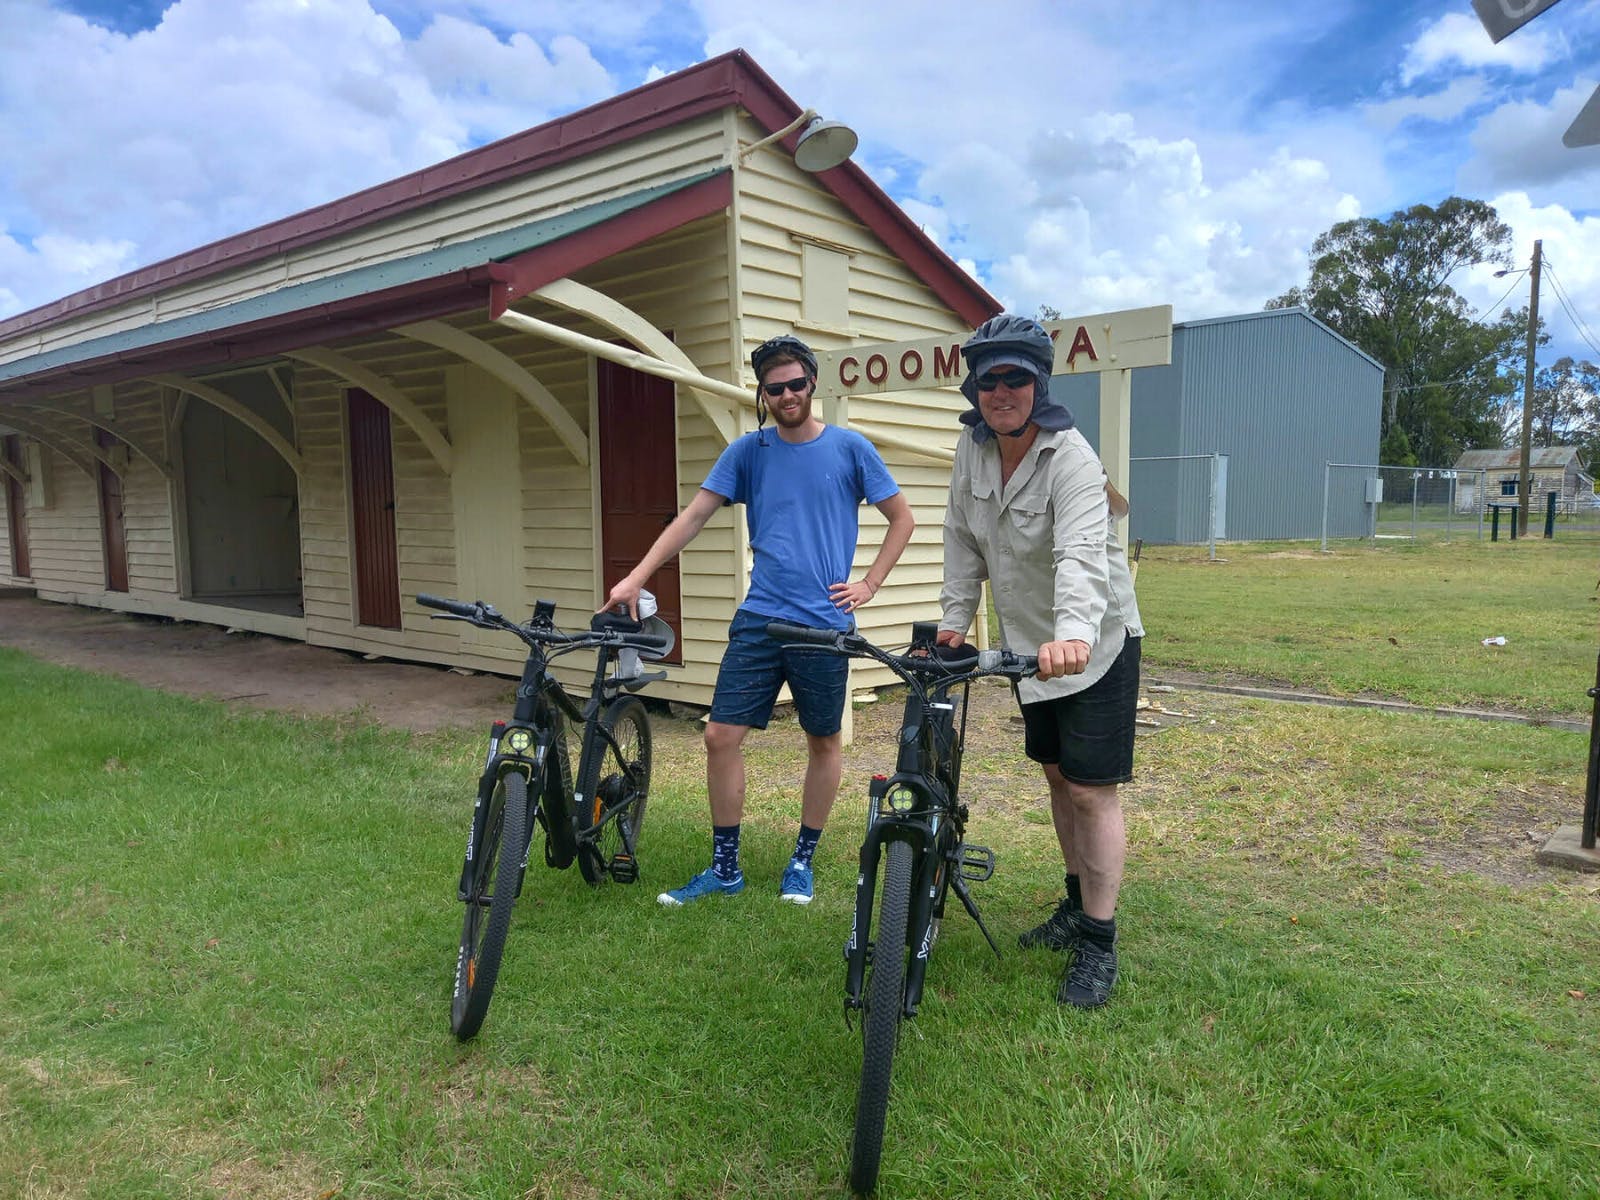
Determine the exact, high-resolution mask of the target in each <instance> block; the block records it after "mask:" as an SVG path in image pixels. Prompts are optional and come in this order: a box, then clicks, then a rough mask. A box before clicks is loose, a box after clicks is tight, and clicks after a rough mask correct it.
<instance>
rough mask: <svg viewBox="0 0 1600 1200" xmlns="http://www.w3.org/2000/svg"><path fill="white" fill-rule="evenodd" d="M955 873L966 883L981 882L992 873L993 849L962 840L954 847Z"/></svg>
mask: <svg viewBox="0 0 1600 1200" xmlns="http://www.w3.org/2000/svg"><path fill="white" fill-rule="evenodd" d="M956 873H957V874H958V875H960V876H961V878H962V879H965V880H966V881H967V882H968V883H983V882H984V881H986V880H987V879H989V878H990V877H991V876H993V875H994V851H993V850H991V849H989V847H987V846H972V845H969V844H968V843H966V842H962V843H961V844H960V845H959V846H957V847H956Z"/></svg>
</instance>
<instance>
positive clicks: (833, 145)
mask: <svg viewBox="0 0 1600 1200" xmlns="http://www.w3.org/2000/svg"><path fill="white" fill-rule="evenodd" d="M802 125H804V126H805V132H804V133H802V134H801V135H800V140H799V141H798V142H797V143H796V144H795V148H794V162H795V166H797V167H799V168H800V169H801V170H802V171H810V172H812V173H815V172H817V171H828V170H831V169H832V168H834V167H837V166H839V165H840V164H841V163H843V162H844V161H845V160H846V159H848V158H849V157H850V156H851V155H852V154H854V153H855V150H856V146H857V145H859V144H860V141H861V139H860V138H858V137H857V136H856V131H855V130H854V129H851V128H850V126H848V125H845V124H843V123H842V122H840V121H824V120H823V119H822V118H821V117H819V116H818V115H817V110H816V109H814V108H808V109H806V110H805V112H803V113H801V114H800V115H799V116H798V117H796V118H795V119H794V120H793V121H790V122H789V123H788V124H787V125H785V126H784V127H783V128H782V129H780V130H778V131H777V132H776V133H772V134H768V135H767V136H766V137H764V138H762V139H761V140H760V141H759V142H753V143H751V144H750V145H748V146H746V147H745V148H744V149H743V150H741V151H740V152H739V158H740V159H741V160H742V159H746V158H749V157H750V155H752V154H754V153H755V152H756V151H757V150H759V149H761V148H762V147H763V146H770V145H771V144H772V143H773V142H778V141H782V140H783V139H784V138H786V137H788V136H789V135H790V134H791V133H793V132H794V131H795V130H796V129H799V128H800V127H801V126H802Z"/></svg>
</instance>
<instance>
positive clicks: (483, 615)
mask: <svg viewBox="0 0 1600 1200" xmlns="http://www.w3.org/2000/svg"><path fill="white" fill-rule="evenodd" d="M417 603H418V604H420V605H422V606H423V607H424V608H437V609H440V610H441V611H443V612H446V613H449V614H450V615H451V616H452V617H457V618H459V619H461V620H463V621H470V622H472V623H473V624H474V625H477V626H479V627H481V628H484V629H504V630H506V631H507V632H510V633H515V634H516V635H517V636H518V637H520V638H522V639H523V640H524V641H529V642H547V643H550V644H552V645H564V646H571V647H573V648H574V649H581V648H582V647H585V646H601V645H611V646H622V647H626V648H628V649H631V650H639V651H641V652H643V653H645V654H664V653H666V652H667V651H668V650H670V649H672V641H673V639H672V638H671V637H670V636H667V637H662V636H658V635H656V634H652V633H633V632H629V631H626V630H621V629H591V630H589V631H587V632H584V633H563V632H561V631H560V630H558V629H553V628H550V629H542V628H539V627H538V626H535V625H519V624H518V623H517V622H515V621H512V620H509V619H508V618H506V617H504V616H502V615H501V614H500V613H498V612H496V611H495V610H494V609H493V608H492V607H490V606H489V605H487V604H485V603H484V602H483V601H482V600H478V601H475V602H473V603H468V602H467V601H465V600H447V599H445V598H444V597H443V596H431V595H429V594H428V593H427V592H418V593H417Z"/></svg>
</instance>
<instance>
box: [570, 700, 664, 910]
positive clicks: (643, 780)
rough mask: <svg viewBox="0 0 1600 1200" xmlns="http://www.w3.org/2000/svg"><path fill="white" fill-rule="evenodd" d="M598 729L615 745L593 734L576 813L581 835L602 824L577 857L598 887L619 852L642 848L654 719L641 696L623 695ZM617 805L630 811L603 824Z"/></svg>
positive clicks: (587, 876)
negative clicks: (640, 837) (641, 841)
mask: <svg viewBox="0 0 1600 1200" xmlns="http://www.w3.org/2000/svg"><path fill="white" fill-rule="evenodd" d="M599 725H600V728H601V729H604V730H605V731H606V732H608V733H609V734H610V735H611V741H607V740H606V738H605V737H603V736H602V735H601V734H600V733H599V732H598V731H597V732H595V733H594V734H592V735H591V737H592V738H593V744H592V745H591V746H590V747H588V748H587V751H588V752H587V753H585V754H584V755H583V759H584V765H583V771H582V776H583V777H582V778H581V779H579V780H578V795H579V797H580V799H579V801H578V805H577V813H576V816H577V821H578V832H579V833H580V834H583V833H588V832H589V831H591V830H594V829H595V827H596V826H597V825H598V826H600V828H599V830H598V831H597V832H596V833H595V834H594V837H593V839H592V840H585V841H584V843H583V852H582V853H581V854H580V855H579V856H578V870H579V871H581V872H582V873H583V877H584V878H585V879H587V880H588V881H589V882H590V883H592V884H597V885H598V884H601V883H604V882H605V879H606V876H607V874H608V873H609V872H610V869H611V863H612V862H613V861H614V860H615V858H616V855H617V854H618V853H619V852H623V851H626V850H627V849H628V848H629V847H635V846H637V845H638V841H639V829H640V827H641V826H642V825H643V824H644V806H645V801H646V800H647V799H649V796H650V715H649V714H648V713H647V712H645V707H644V702H643V701H642V700H640V699H639V698H638V697H637V696H622V697H620V698H618V699H617V700H616V702H615V703H613V704H612V705H611V706H610V707H609V708H607V709H606V711H605V712H603V713H601V714H600V722H599ZM613 743H615V744H613ZM619 804H624V805H626V806H627V807H625V808H623V809H622V811H621V812H618V813H617V814H616V816H615V817H614V818H613V819H611V820H609V821H605V822H604V824H603V825H602V824H601V822H602V819H603V818H604V817H605V814H606V812H607V811H608V810H611V809H615V808H616V806H617V805H619Z"/></svg>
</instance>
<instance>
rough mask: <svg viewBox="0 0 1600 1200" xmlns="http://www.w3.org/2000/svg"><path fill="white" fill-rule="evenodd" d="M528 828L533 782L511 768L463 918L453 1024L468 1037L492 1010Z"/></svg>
mask: <svg viewBox="0 0 1600 1200" xmlns="http://www.w3.org/2000/svg"><path fill="white" fill-rule="evenodd" d="M528 833H529V831H528V781H527V780H526V779H524V778H523V777H522V775H521V774H519V773H518V772H516V771H508V772H506V774H504V775H503V776H501V777H500V781H499V782H498V783H497V784H495V788H494V794H493V795H492V796H491V797H490V800H489V814H488V817H487V818H486V819H485V821H484V826H483V844H482V845H481V846H479V847H478V850H477V862H476V864H475V866H474V868H473V872H472V883H471V885H470V886H469V887H468V889H467V913H466V917H465V918H464V919H463V920H462V922H461V950H460V952H459V953H458V954H457V956H456V988H455V995H454V997H453V998H452V1000H451V1003H450V1029H451V1032H453V1033H454V1034H455V1035H456V1037H458V1038H460V1039H461V1040H462V1041H463V1042H464V1041H466V1040H467V1039H468V1038H471V1037H472V1036H474V1035H475V1034H476V1033H477V1032H478V1029H479V1028H480V1027H481V1026H482V1025H483V1018H484V1017H485V1015H487V1013H488V1012H489V997H490V996H491V995H492V994H493V992H494V983H495V979H496V978H497V977H498V976H499V974H500V955H501V953H502V951H504V950H505V945H506V933H507V931H509V930H510V928H511V906H512V905H513V904H515V903H516V899H517V882H518V876H519V875H520V874H521V871H522V852H523V850H524V848H525V847H526V846H527V844H528ZM491 887H492V888H493V891H490V888H491Z"/></svg>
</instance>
